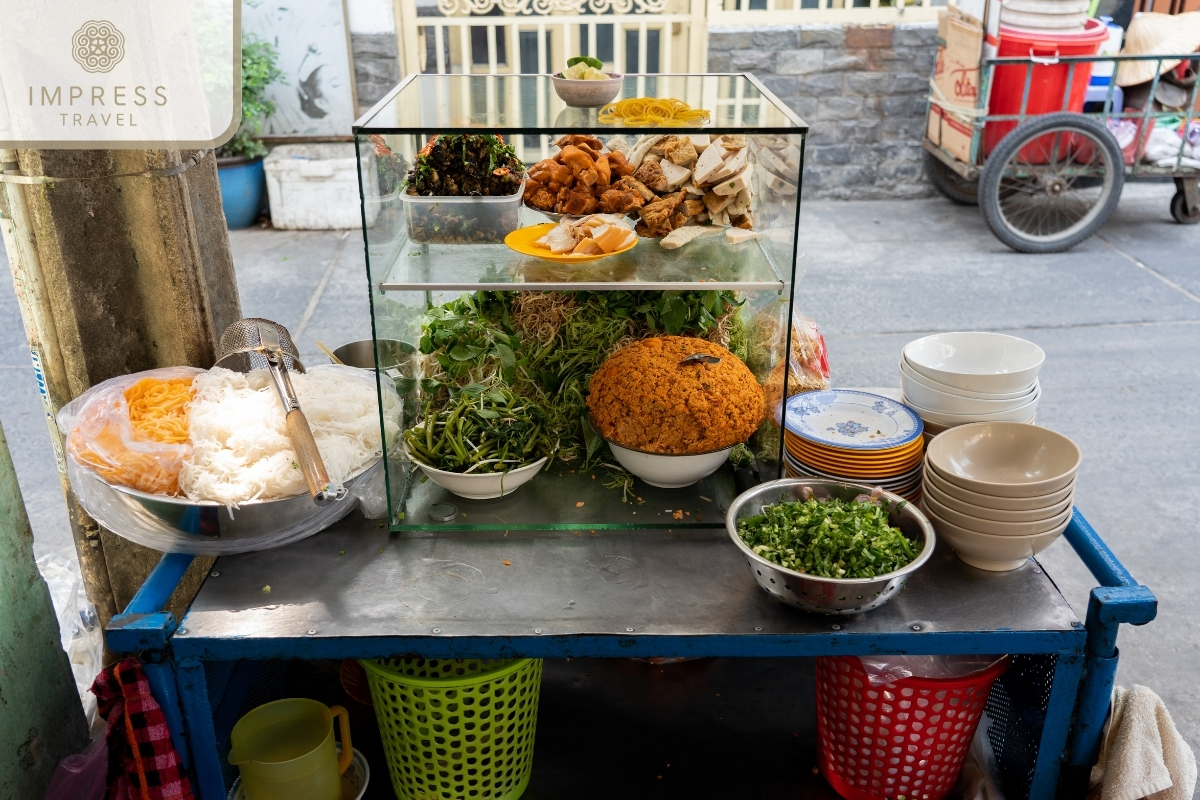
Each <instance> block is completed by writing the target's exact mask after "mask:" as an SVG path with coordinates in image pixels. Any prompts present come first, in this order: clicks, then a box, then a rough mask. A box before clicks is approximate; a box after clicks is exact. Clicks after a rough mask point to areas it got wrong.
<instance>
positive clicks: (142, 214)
mask: <svg viewBox="0 0 1200 800" xmlns="http://www.w3.org/2000/svg"><path fill="white" fill-rule="evenodd" d="M10 152H11V151H10ZM189 155H190V152H184V153H181V152H180V151H176V150H22V151H18V152H17V153H16V156H17V162H18V164H17V166H18V171H19V173H20V174H22V175H26V176H51V177H55V178H70V179H79V178H87V180H60V181H48V182H46V183H39V184H34V185H18V184H8V185H7V187H6V188H7V191H6V196H5V199H6V201H7V206H8V209H7V210H8V212H9V213H8V214H6V215H5V216H8V217H10V218H11V219H12V228H13V235H12V236H11V237H10V236H7V235H6V237H5V238H6V245H9V260H10V262H13V261H14V256H15V258H16V260H17V263H16V264H14V265H13V271H14V279H15V285H16V288H17V290H18V296H19V297H20V296H22V293H23V292H24V293H25V295H27V297H23V298H22V303H23V308H22V311H23V313H25V312H26V309H25V307H24V306H25V304H26V302H27V301H28V303H29V304H30V305H31V307H32V308H33V310H31V311H30V312H29V313H27V314H26V331H27V333H28V334H29V338H30V342H31V345H32V344H34V343H35V342H36V343H37V344H38V346H39V347H40V348H41V349H42V351H43V352H42V353H41V358H42V362H43V366H44V372H45V373H46V375H45V379H46V383H47V395H46V396H47V404H48V408H47V411H48V413H51V414H53V413H57V411H58V409H59V408H60V407H61V405H62V404H63V403H65V402H67V401H69V400H70V399H72V398H74V397H77V396H78V395H79V394H81V393H82V392H83V391H85V390H86V389H88V388H89V387H91V386H93V385H94V384H96V383H99V382H100V381H103V380H106V379H108V378H111V377H114V376H117V375H124V374H127V373H130V372H137V371H139V370H145V369H151V368H154V367H165V366H177V365H190V366H196V367H202V368H207V367H210V366H212V364H213V362H214V361H215V359H216V355H217V346H218V340H219V337H220V334H221V332H222V331H223V330H224V329H225V326H227V325H228V324H229V323H231V322H233V321H234V320H236V319H239V318H240V317H241V306H240V302H239V299H238V294H237V283H236V281H235V279H234V273H233V259H232V256H231V254H230V251H229V239H228V234H227V232H226V228H225V220H224V217H223V214H222V209H221V202H220V185H219V183H218V180H217V171H216V159H215V158H214V157H213V155H212V153H208V154H206V155H205V157H204V158H203V159H202V160H201V161H200V163H199V164H197V165H196V166H193V167H191V168H190V169H188V170H186V171H184V172H182V173H181V174H179V175H172V176H166V177H162V176H146V175H134V176H132V177H105V176H117V175H129V174H130V173H140V172H145V171H147V170H156V169H157V170H161V169H167V168H170V167H174V166H178V165H180V164H181V163H183V159H185V158H187V157H188V156H189ZM5 160H6V161H7V160H8V158H6V159H5ZM6 166H8V165H6ZM97 178H98V179H97ZM10 238H11V239H12V240H13V243H12V244H10V242H9V239H10ZM14 245H15V246H16V249H17V252H16V253H14V252H13V247H14ZM33 268H36V273H37V274H36V276H35V277H36V280H32V279H29V274H28V273H29V272H30V270H31V269H33ZM22 277H25V278H27V279H26V280H24V281H22V280H21V279H20V278H22ZM38 309H40V312H39V311H38ZM56 444H57V448H56V449H58V450H60V451H61V442H57V443H56ZM67 507H68V511H69V512H70V514H71V520H72V528H73V532H74V535H75V544H76V549H77V551H78V552H79V556H80V563H81V566H82V567H83V572H84V583H85V585H86V587H87V592H88V597H89V598H90V599H91V600H92V602H93V603H94V604H95V605H96V609H97V612H98V614H99V616H100V618H101V622H102V623H105V624H107V622H108V620H109V619H110V618H111V617H112V615H113V614H114V613H116V612H118V611H119V610H120V609H122V608H124V606H125V604H127V603H128V602H129V600H130V599H131V598H132V597H133V594H134V593H135V592H136V591H137V589H138V587H139V586H140V585H141V583H142V581H143V580H144V578H145V576H146V575H147V574H148V573H149V571H150V569H152V568H153V566H154V564H155V563H157V560H158V558H159V554H158V553H156V552H153V551H150V550H147V549H146V548H143V547H140V546H138V545H135V544H133V543H132V542H129V541H127V540H125V539H122V538H120V537H118V536H116V535H114V534H112V533H110V532H108V531H104V530H101V529H100V528H99V527H98V526H97V525H96V523H95V521H93V520H91V519H90V518H89V517H87V515H86V514H84V513H83V512H82V510H81V509H80V508H78V506H77V504H75V503H74V500H73V498H72V497H71V496H70V494H69V492H68V498H67ZM211 563H212V559H196V561H195V563H194V564H193V565H192V569H191V570H190V571H189V573H188V575H187V576H186V577H185V578H184V581H183V583H182V584H181V587H180V590H179V592H178V593H177V595H176V597H174V598H173V599H172V606H171V610H172V611H174V612H175V613H177V614H179V613H180V612H181V611H182V608H183V607H185V606H186V604H187V603H188V602H190V599H191V597H193V596H194V595H195V592H196V590H197V589H198V587H199V583H200V580H201V578H202V576H203V575H204V574H205V573H206V572H207V570H208V568H209V567H210V566H211Z"/></svg>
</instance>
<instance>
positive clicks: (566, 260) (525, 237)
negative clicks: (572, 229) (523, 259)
mask: <svg viewBox="0 0 1200 800" xmlns="http://www.w3.org/2000/svg"><path fill="white" fill-rule="evenodd" d="M556 227H558V223H557V222H543V223H542V224H541V225H530V226H529V227H528V228H518V229H517V230H515V231H513V232H512V233H510V234H509V235H508V236H505V237H504V243H505V244H506V245H508V246H509V248H510V249H512V250H516V251H517V252H518V253H521V254H522V255H526V256H535V257H536V258H544V259H546V260H547V261H556V262H558V263H559V264H582V263H584V262H585V261H596V260H598V259H601V258H608V257H609V256H615V255H617V254H618V253H627V252H629V251H630V250H632V249H633V248H635V247H637V239H634V240H633V244H631V245H629V247H624V248H622V249H620V250H614V251H612V252H611V253H594V254H592V255H586V256H585V255H571V254H570V253H551V252H550V251H549V250H547V249H546V248H544V247H538V246H537V245H535V244H534V242H536V241H537V240H538V239H540V238H542V237H543V236H545V235H546V234H547V233H548V232H550V231H551V230H553V229H554V228H556Z"/></svg>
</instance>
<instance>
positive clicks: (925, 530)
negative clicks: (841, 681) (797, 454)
mask: <svg viewBox="0 0 1200 800" xmlns="http://www.w3.org/2000/svg"><path fill="white" fill-rule="evenodd" d="M806 488H807V489H811V490H812V492H813V495H814V496H815V497H816V499H818V500H833V499H837V500H853V499H854V498H855V497H858V496H859V495H862V494H870V493H871V491H872V489H871V487H870V486H862V485H859V484H854V483H841V482H839V481H823V480H815V479H814V480H801V479H797V478H785V479H783V480H777V481H770V482H769V483H764V484H761V485H759V486H755V487H754V488H753V489H750V490H749V491H746V492H742V493H741V494H740V495H738V496H737V498H736V499H735V500H734V501H733V503H732V504H731V505H730V506H729V512H728V513H727V514H726V515H725V529H726V530H727V531H728V532H729V538H730V539H732V540H733V543H734V544H735V545H737V547H738V549H739V550H740V551H741V553H742V556H743V557H744V559H745V561H746V568H747V569H749V570H750V574H751V575H753V576H754V580H756V581H758V585H759V586H761V587H762V588H763V590H764V591H766V592H767V594H770V595H771V596H772V597H774V598H775V599H777V600H779V601H781V602H783V603H787V604H788V605H792V606H795V607H796V608H800V609H803V610H805V611H812V612H814V613H817V614H859V613H861V612H863V611H870V610H871V609H873V608H879V606H881V605H883V604H884V603H886V602H887V601H888V600H891V599H892V598H893V597H895V596H896V595H897V594H898V593H899V591H900V589H901V588H902V587H903V586H904V584H905V582H906V581H907V580H908V578H909V576H910V575H912V574H913V573H914V572H916V571H917V570H918V569H920V568H921V565H923V564H924V563H925V562H926V561H928V560H929V557H930V556H932V555H933V548H934V545H935V544H936V541H937V538H936V536H935V535H934V533H933V526H932V525H930V524H929V520H928V519H926V517H925V515H924V514H922V513H921V511H920V509H918V508H917V507H916V505H914V504H912V503H910V502H908V501H907V500H905V499H904V498H903V497H900V496H899V495H895V494H891V493H890V492H884V493H883V497H884V498H886V499H887V500H889V501H890V502H891V503H892V507H891V511H890V513H889V514H888V522H890V523H891V524H892V525H893V526H895V527H897V528H899V529H900V531H901V533H903V534H904V535H905V536H907V537H908V538H909V539H910V540H912V541H913V542H920V543H921V545H922V547H921V552H920V553H918V554H917V557H916V558H915V559H913V560H912V562H911V563H909V564H908V565H906V566H905V567H904V568H903V569H899V570H896V571H895V572H889V573H888V574H886V575H880V576H879V577H877V578H818V577H816V576H814V575H806V574H804V573H803V572H796V571H795V570H790V569H785V568H783V567H781V566H779V565H778V564H773V563H771V562H770V561H768V560H766V559H765V558H763V557H762V556H760V555H758V554H757V553H755V552H754V551H753V550H751V549H750V548H749V547H747V546H746V543H745V542H743V541H742V537H740V536H738V532H737V523H738V521H739V520H742V519H745V518H746V517H753V516H756V515H758V514H759V513H761V511H762V508H763V506H768V505H773V504H775V503H778V502H780V501H784V502H788V501H792V500H803V499H804V490H805V489H806Z"/></svg>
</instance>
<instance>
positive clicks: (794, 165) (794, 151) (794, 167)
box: [781, 144, 800, 173]
mask: <svg viewBox="0 0 1200 800" xmlns="http://www.w3.org/2000/svg"><path fill="white" fill-rule="evenodd" d="M781 155H782V156H783V161H784V163H785V164H787V165H788V170H789V171H791V172H793V173H794V172H797V171H799V169H800V148H799V147H796V145H794V144H789V145H788V146H787V147H786V148H785V149H784V151H783V153H782V154H781Z"/></svg>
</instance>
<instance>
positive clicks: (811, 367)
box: [763, 309, 829, 425]
mask: <svg viewBox="0 0 1200 800" xmlns="http://www.w3.org/2000/svg"><path fill="white" fill-rule="evenodd" d="M779 338H780V340H781V341H780V342H779V344H780V345H782V339H783V336H782V335H780V337H779ZM781 349H782V348H781ZM788 365H789V367H790V369H789V370H788V379H787V397H792V396H793V395H797V394H800V393H801V392H815V391H822V390H824V389H828V388H829V353H828V350H827V349H826V347H825V337H824V336H822V335H821V331H820V330H819V329H818V328H817V323H815V322H813V321H812V320H811V319H809V318H808V317H806V316H805V315H804V314H803V313H802V312H801V311H800V310H799V309H793V310H792V346H791V349H790V353H789V354H788ZM783 376H784V366H783V362H780V363H779V364H777V365H776V366H775V369H774V370H773V371H772V372H771V375H770V377H768V378H767V381H766V383H765V384H764V385H763V390H764V392H765V394H766V401H767V408H768V410H769V411H770V413H771V414H772V415H773V417H774V419H775V423H776V425H779V424H782V420H783V403H784V401H785V400H786V399H787V398H785V397H784V392H783Z"/></svg>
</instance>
